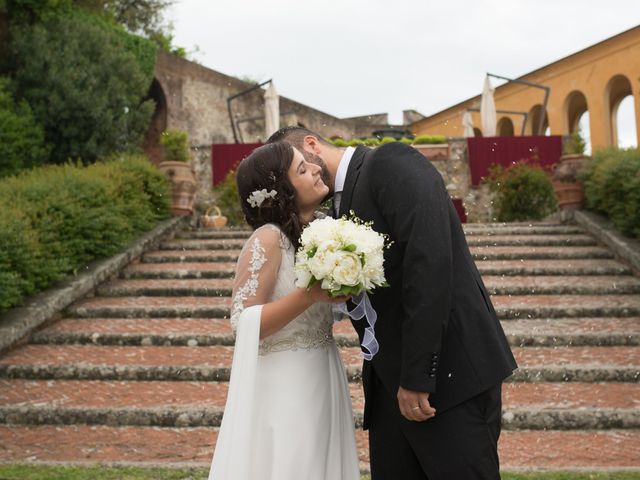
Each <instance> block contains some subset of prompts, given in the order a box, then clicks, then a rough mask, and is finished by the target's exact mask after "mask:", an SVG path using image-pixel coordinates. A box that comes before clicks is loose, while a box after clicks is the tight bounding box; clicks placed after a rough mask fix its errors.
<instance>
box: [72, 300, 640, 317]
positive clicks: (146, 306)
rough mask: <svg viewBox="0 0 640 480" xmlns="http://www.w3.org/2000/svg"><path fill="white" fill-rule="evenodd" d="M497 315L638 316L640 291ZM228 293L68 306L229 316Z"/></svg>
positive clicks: (83, 311) (520, 303)
mask: <svg viewBox="0 0 640 480" xmlns="http://www.w3.org/2000/svg"><path fill="white" fill-rule="evenodd" d="M492 301H493V304H494V306H495V309H496V313H497V315H498V318H500V319H518V318H560V317H633V316H640V295H494V296H493V297H492ZM230 307H231V298H230V297H195V296H175V297H167V296H163V297H147V296H142V297H137V296H126V297H91V298H86V299H84V300H80V301H78V302H76V303H75V304H73V305H72V306H70V307H69V308H68V309H67V313H68V315H69V316H71V317H76V318H87V317H89V318H90V317H107V318H113V317H116V318H122V317H124V318H142V317H183V318H184V317H195V318H221V317H223V318H228V317H229V314H230Z"/></svg>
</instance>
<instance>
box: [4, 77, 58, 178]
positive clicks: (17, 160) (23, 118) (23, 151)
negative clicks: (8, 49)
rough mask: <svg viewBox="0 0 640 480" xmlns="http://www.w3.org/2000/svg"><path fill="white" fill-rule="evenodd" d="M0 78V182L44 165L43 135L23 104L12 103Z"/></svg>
mask: <svg viewBox="0 0 640 480" xmlns="http://www.w3.org/2000/svg"><path fill="white" fill-rule="evenodd" d="M7 84H8V81H7V80H6V79H3V78H0V178H1V177H4V176H7V175H13V174H15V173H18V172H19V171H20V170H22V169H24V168H30V167H34V166H36V165H41V164H42V163H44V162H45V161H46V159H47V156H48V148H47V147H45V144H44V132H43V131H42V127H41V126H40V125H38V124H37V123H36V121H35V119H34V118H33V113H32V112H31V108H30V107H29V105H28V104H27V102H26V101H24V100H23V101H21V102H19V103H16V102H15V101H14V100H13V97H12V96H11V94H10V93H9V91H8V90H7V88H6V87H7Z"/></svg>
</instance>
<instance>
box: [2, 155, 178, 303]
mask: <svg viewBox="0 0 640 480" xmlns="http://www.w3.org/2000/svg"><path fill="white" fill-rule="evenodd" d="M51 185H55V186H56V188H51ZM169 192H170V187H169V184H168V181H167V180H166V179H165V177H164V175H163V174H162V173H161V172H160V171H158V170H157V169H156V168H155V167H153V165H151V164H150V163H149V162H148V160H146V159H145V158H144V157H135V156H123V157H120V158H115V159H112V160H110V161H108V162H103V163H97V164H95V165H93V166H91V167H81V166H78V165H73V164H66V165H60V166H53V165H52V166H47V167H42V168H38V169H34V170H31V171H29V172H25V173H23V174H21V175H18V176H15V177H9V178H6V179H4V180H2V181H0V204H2V205H9V204H11V205H12V207H11V209H9V208H3V209H0V272H2V274H1V275H0V311H1V310H5V309H7V308H10V307H12V306H15V305H19V304H20V302H21V301H22V299H23V298H24V297H25V296H26V295H30V294H32V293H34V292H36V291H39V290H42V289H44V288H47V287H48V286H50V285H51V284H52V283H54V282H56V281H59V280H61V279H62V278H64V277H65V276H66V275H69V274H73V273H75V272H76V271H77V270H78V269H79V268H80V267H82V266H84V265H86V264H87V263H88V262H90V261H92V260H94V259H96V258H101V257H105V256H109V255H113V254H115V253H117V252H118V251H120V250H121V249H122V248H123V247H125V246H126V245H127V244H128V243H129V242H130V241H131V240H132V239H133V238H134V237H135V236H136V235H137V234H139V233H140V232H143V231H146V230H149V229H151V228H152V227H153V226H154V225H155V224H156V222H157V221H158V220H159V219H162V218H165V217H167V215H168V212H169V200H170V193H169Z"/></svg>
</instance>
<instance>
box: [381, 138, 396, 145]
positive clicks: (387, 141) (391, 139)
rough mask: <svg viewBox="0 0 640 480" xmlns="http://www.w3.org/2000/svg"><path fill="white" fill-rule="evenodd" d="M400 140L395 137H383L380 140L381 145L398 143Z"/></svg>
mask: <svg viewBox="0 0 640 480" xmlns="http://www.w3.org/2000/svg"><path fill="white" fill-rule="evenodd" d="M397 141H398V140H397V139H395V138H393V137H382V138H381V139H380V145H384V144H385V143H391V142H397Z"/></svg>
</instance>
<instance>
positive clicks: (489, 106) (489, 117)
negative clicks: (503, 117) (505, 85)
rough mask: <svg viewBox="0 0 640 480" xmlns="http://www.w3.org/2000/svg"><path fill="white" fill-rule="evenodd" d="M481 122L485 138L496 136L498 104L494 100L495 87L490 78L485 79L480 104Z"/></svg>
mask: <svg viewBox="0 0 640 480" xmlns="http://www.w3.org/2000/svg"><path fill="white" fill-rule="evenodd" d="M480 121H481V122H482V134H483V135H484V136H485V137H495V136H496V122H497V118H496V104H495V101H494V100H493V87H492V86H491V82H490V81H489V77H486V78H485V79H484V88H483V89H482V100H481V102H480Z"/></svg>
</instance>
